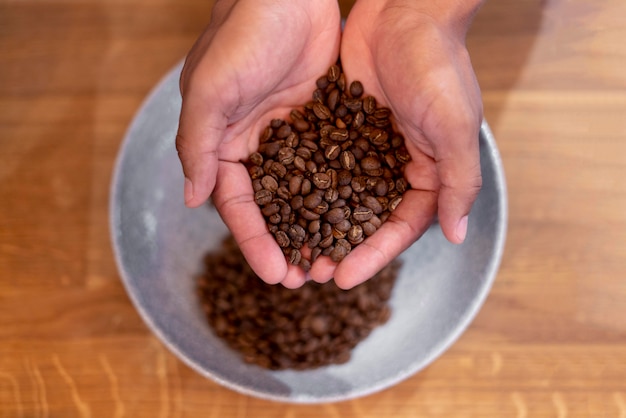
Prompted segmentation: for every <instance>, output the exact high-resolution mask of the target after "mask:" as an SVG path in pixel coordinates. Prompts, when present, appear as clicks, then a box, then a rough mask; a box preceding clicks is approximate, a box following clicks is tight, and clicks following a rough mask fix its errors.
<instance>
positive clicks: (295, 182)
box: [289, 176, 304, 195]
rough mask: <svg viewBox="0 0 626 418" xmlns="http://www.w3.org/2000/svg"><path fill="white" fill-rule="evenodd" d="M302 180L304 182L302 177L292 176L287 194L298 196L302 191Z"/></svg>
mask: <svg viewBox="0 0 626 418" xmlns="http://www.w3.org/2000/svg"><path fill="white" fill-rule="evenodd" d="M302 180H304V177H303V176H293V177H292V178H291V179H289V193H291V194H292V195H296V194H299V193H300V191H301V190H302Z"/></svg>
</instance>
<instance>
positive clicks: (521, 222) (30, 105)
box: [0, 0, 626, 418]
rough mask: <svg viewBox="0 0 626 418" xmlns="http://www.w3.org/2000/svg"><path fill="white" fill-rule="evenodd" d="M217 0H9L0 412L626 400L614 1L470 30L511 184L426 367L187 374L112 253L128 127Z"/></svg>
mask: <svg viewBox="0 0 626 418" xmlns="http://www.w3.org/2000/svg"><path fill="white" fill-rule="evenodd" d="M210 3H211V2H210V1H205V0H196V1H194V0H150V1H147V0H124V1H121V0H102V1H95V0H94V1H88V0H47V1H37V0H22V1H11V0H1V2H0V417H3V418H4V417H63V418H68V417H115V418H120V417H133V418H135V417H149V418H155V417H196V416H198V417H200V416H202V417H220V418H228V417H261V418H262V417H268V418H269V417H320V416H331V417H342V418H350V417H376V418H384V417H390V418H391V417H394V418H397V417H431V416H432V417H435V416H436V417H480V418H485V417H498V418H500V417H559V418H561V417H619V418H625V417H626V181H625V180H624V179H625V178H626V42H625V40H626V29H625V28H626V25H624V18H625V16H626V2H624V1H623V0H601V1H596V2H590V1H586V0H571V1H564V0H563V1H559V0H555V1H540V0H519V1H504V0H501V1H495V0H493V1H489V2H487V4H486V5H485V6H484V8H483V9H482V10H481V12H480V14H479V15H478V17H477V19H476V22H475V24H474V26H473V28H472V30H471V33H470V35H469V40H468V45H469V48H470V50H471V53H472V57H473V61H474V64H475V68H476V72H477V74H478V78H479V80H480V84H481V86H482V88H483V94H484V103H485V116H486V118H487V120H488V121H489V122H490V124H491V126H492V128H493V131H494V133H495V136H496V138H497V140H498V144H499V147H500V150H501V152H502V156H503V159H504V165H505V168H506V174H507V179H508V186H509V193H510V196H509V198H510V226H509V234H508V240H507V246H506V251H505V254H504V259H503V262H502V267H501V270H500V273H499V275H498V278H497V281H496V283H495V286H494V288H493V291H492V293H491V294H490V296H489V298H488V300H487V302H486V304H485V305H484V308H483V309H482V311H481V312H480V314H479V315H478V317H477V318H476V320H475V321H474V322H473V324H472V325H471V327H470V328H469V330H468V331H467V332H466V333H465V334H464V335H463V337H462V338H461V339H460V340H459V341H458V342H457V343H456V344H455V345H454V346H453V347H452V348H451V349H450V350H449V351H448V352H446V353H445V354H444V355H443V356H442V357H440V358H439V359H438V360H437V361H436V362H435V363H434V364H432V365H431V366H430V367H428V368H427V369H426V370H424V371H423V372H422V373H420V374H418V375H416V376H414V377H412V378H410V379H408V380H406V381H404V382H403V383H401V384H399V385H397V386H395V387H393V388H391V389H388V390H385V391H383V392H381V393H378V394H375V395H372V396H369V397H366V398H362V399H358V400H354V401H349V402H343V403H337V404H330V405H319V406H302V405H300V406H297V405H283V404H278V403H272V402H267V401H261V400H257V399H254V398H250V397H247V396H243V395H240V394H237V393H234V392H231V391H230V390H227V389H224V388H222V387H220V386H218V385H217V384H215V383H213V382H211V381H209V380H206V379H204V378H202V377H200V376H199V375H198V374H196V373H195V372H194V371H192V370H191V369H189V368H188V367H186V366H185V365H184V364H183V363H181V362H180V361H179V360H178V359H177V358H176V357H174V356H173V355H172V354H170V353H169V352H168V351H167V349H166V348H165V347H164V346H163V345H162V344H161V343H160V342H159V341H158V340H157V339H156V338H155V337H154V336H153V335H152V334H151V333H150V331H149V330H148V329H147V327H146V326H145V324H144V323H143V322H142V321H141V319H140V318H139V316H138V314H137V313H136V311H135V309H134V308H133V306H132V305H131V303H130V301H129V299H128V297H127V295H126V293H125V291H124V288H123V287H122V284H121V282H120V278H119V274H118V272H117V270H116V266H115V264H114V261H113V255H112V250H111V242H110V238H109V231H108V223H107V221H108V218H107V216H108V213H107V209H108V206H107V205H108V197H109V182H110V180H111V170H112V166H113V162H114V158H115V156H116V153H117V151H118V147H119V145H120V141H121V139H122V137H123V134H124V131H125V129H126V127H127V125H128V124H129V122H130V121H131V119H132V117H133V114H134V112H135V111H136V110H137V108H138V106H139V105H140V103H141V102H142V100H143V98H144V97H145V95H146V94H147V93H148V91H149V90H150V89H151V87H152V86H153V85H154V84H155V83H156V82H157V81H158V80H159V78H160V77H161V76H162V75H163V74H164V73H165V72H167V71H168V70H169V69H170V68H171V67H172V66H173V65H174V64H175V63H176V62H178V61H179V60H180V59H181V58H182V57H183V56H184V54H185V53H186V52H187V50H188V48H189V47H190V45H191V43H192V42H193V40H194V39H195V38H196V36H197V35H198V34H199V32H200V30H201V29H202V27H203V26H204V24H205V23H206V22H207V20H208V17H209V14H210V7H211V4H210ZM344 5H345V4H344Z"/></svg>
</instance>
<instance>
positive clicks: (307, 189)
mask: <svg viewBox="0 0 626 418" xmlns="http://www.w3.org/2000/svg"><path fill="white" fill-rule="evenodd" d="M311 187H312V186H311V181H310V180H309V179H304V180H302V187H301V188H300V192H301V193H302V195H303V196H306V195H308V194H309V193H311Z"/></svg>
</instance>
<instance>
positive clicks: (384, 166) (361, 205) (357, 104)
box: [246, 65, 410, 271]
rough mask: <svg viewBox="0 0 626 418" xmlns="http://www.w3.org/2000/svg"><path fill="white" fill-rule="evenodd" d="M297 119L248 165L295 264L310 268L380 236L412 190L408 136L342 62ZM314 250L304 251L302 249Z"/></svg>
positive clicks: (267, 140)
mask: <svg viewBox="0 0 626 418" xmlns="http://www.w3.org/2000/svg"><path fill="white" fill-rule="evenodd" d="M316 84H317V89H315V91H314V92H313V98H312V100H311V101H310V102H308V103H307V104H306V105H305V106H304V109H302V110H299V109H294V110H292V111H291V113H290V118H291V122H287V121H284V120H281V119H275V120H272V121H271V123H270V125H269V126H267V127H266V128H265V130H264V131H263V132H262V134H261V136H260V145H259V149H258V152H255V153H253V154H252V155H250V157H249V159H248V161H246V165H247V167H248V172H249V174H250V177H251V179H252V185H253V189H254V192H255V195H254V199H255V201H256V203H257V204H258V205H259V207H260V208H261V212H262V213H263V216H264V217H265V219H266V221H267V224H268V227H269V230H270V231H271V232H272V234H274V237H275V238H276V242H277V243H278V245H279V246H280V247H281V248H282V250H283V253H284V254H285V256H286V257H287V259H288V260H289V262H291V263H292V264H295V265H299V266H300V267H302V268H303V269H304V270H305V271H308V270H309V269H310V267H311V263H312V262H313V261H315V259H316V258H317V257H318V256H319V255H320V254H322V255H326V256H330V258H331V259H332V260H333V261H335V262H339V261H341V260H342V259H343V258H344V257H345V256H346V255H347V254H348V253H349V252H350V251H351V250H352V248H353V247H354V246H356V245H358V244H360V243H361V242H363V240H364V239H365V238H366V237H368V236H370V235H372V234H373V233H374V232H376V230H377V229H378V228H380V226H381V225H382V223H383V222H385V221H386V220H387V218H388V217H389V215H390V213H391V212H393V210H394V209H395V208H396V207H397V206H398V204H399V203H400V202H401V201H402V194H403V193H404V192H405V190H406V189H407V188H409V185H408V182H407V181H406V179H405V177H404V168H405V166H406V164H407V163H408V162H409V161H410V156H409V153H408V151H407V149H406V147H405V146H404V138H403V137H402V136H401V135H400V134H398V133H396V132H394V130H393V127H392V123H391V119H390V118H391V111H390V109H388V108H386V107H379V106H377V103H376V99H375V98H374V97H372V96H364V95H363V85H362V84H361V83H360V82H359V81H353V82H352V83H350V84H349V85H347V82H346V78H345V75H344V73H343V72H342V70H341V67H340V65H333V66H332V67H330V69H329V70H328V73H327V74H326V75H324V76H322V77H320V78H319V79H318V80H317V83H316ZM304 245H307V246H308V247H309V248H310V249H311V253H310V257H308V258H307V257H304V256H303V254H302V251H301V249H302V247H303V246H304Z"/></svg>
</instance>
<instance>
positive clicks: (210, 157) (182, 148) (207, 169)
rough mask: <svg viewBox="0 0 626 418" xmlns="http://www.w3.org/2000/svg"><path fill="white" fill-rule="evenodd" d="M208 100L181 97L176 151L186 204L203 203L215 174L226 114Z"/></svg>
mask: <svg viewBox="0 0 626 418" xmlns="http://www.w3.org/2000/svg"><path fill="white" fill-rule="evenodd" d="M207 103H211V101H210V100H206V99H205V100H202V99H199V98H197V97H194V96H191V97H189V98H184V97H183V104H182V108H181V112H180V120H179V125H178V133H177V134H176V150H177V151H178V157H179V159H180V162H181V164H182V167H183V173H184V174H185V185H184V196H185V204H186V205H187V206H188V207H192V208H193V207H197V206H200V205H201V204H203V203H204V202H205V201H206V200H207V199H208V198H209V196H210V195H211V193H212V192H213V188H214V187H215V179H216V176H217V165H218V164H217V162H218V147H219V145H220V143H221V142H222V138H223V136H224V130H225V129H226V124H227V120H226V117H225V116H224V115H223V114H222V113H221V112H219V111H217V112H216V111H215V109H212V108H211V107H210V106H208V105H207Z"/></svg>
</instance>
